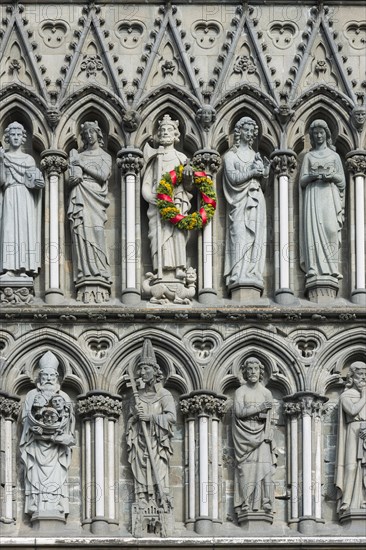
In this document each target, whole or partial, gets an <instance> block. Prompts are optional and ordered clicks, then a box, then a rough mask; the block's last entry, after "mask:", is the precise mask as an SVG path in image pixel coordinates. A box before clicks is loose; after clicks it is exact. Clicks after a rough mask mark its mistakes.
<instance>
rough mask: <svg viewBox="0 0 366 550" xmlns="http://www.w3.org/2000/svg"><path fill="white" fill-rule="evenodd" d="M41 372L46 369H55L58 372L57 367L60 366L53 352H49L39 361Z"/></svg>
mask: <svg viewBox="0 0 366 550" xmlns="http://www.w3.org/2000/svg"><path fill="white" fill-rule="evenodd" d="M38 365H39V370H40V371H42V370H44V369H46V368H47V369H53V370H55V371H56V372H57V367H58V366H59V362H58V359H57V357H56V355H54V354H53V353H52V351H47V352H46V353H45V354H44V355H42V357H41V358H40V360H39V363H38Z"/></svg>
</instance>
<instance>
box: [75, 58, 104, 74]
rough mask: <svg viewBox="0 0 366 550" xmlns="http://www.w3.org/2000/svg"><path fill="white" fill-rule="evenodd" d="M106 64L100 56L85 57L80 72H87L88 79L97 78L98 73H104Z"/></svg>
mask: <svg viewBox="0 0 366 550" xmlns="http://www.w3.org/2000/svg"><path fill="white" fill-rule="evenodd" d="M103 69H104V64H103V61H102V58H101V57H100V55H98V54H95V55H88V54H85V55H84V56H83V61H82V62H81V64H80V71H82V72H83V71H85V74H86V77H87V78H90V77H91V76H97V72H98V71H103Z"/></svg>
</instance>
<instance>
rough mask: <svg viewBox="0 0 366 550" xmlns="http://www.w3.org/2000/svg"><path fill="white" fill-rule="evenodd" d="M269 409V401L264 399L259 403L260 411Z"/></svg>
mask: <svg viewBox="0 0 366 550" xmlns="http://www.w3.org/2000/svg"><path fill="white" fill-rule="evenodd" d="M269 409H272V403H271V402H270V401H264V402H263V403H261V410H262V411H268V410H269Z"/></svg>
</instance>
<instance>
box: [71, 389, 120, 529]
mask: <svg viewBox="0 0 366 550" xmlns="http://www.w3.org/2000/svg"><path fill="white" fill-rule="evenodd" d="M121 412H122V399H121V397H119V396H118V395H110V394H109V393H107V392H103V391H91V392H88V393H87V394H86V395H81V396H79V397H78V413H79V415H80V417H81V418H82V421H83V431H82V447H81V448H82V456H81V462H82V487H83V496H82V498H83V524H90V528H91V531H92V532H93V533H95V534H101V533H105V532H109V530H110V525H111V524H115V525H118V513H117V503H118V491H117V480H118V476H117V473H116V472H117V466H118V452H117V448H118V440H116V434H115V432H116V422H117V420H118V418H119V416H120V414H121ZM116 492H117V494H116Z"/></svg>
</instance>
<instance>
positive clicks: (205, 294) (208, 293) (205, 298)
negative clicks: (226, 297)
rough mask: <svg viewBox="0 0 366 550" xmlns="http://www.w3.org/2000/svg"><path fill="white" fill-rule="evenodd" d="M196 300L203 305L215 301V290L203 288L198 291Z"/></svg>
mask: <svg viewBox="0 0 366 550" xmlns="http://www.w3.org/2000/svg"><path fill="white" fill-rule="evenodd" d="M198 301H199V302H200V304H204V305H205V306H210V305H213V304H215V303H216V302H217V292H216V290H215V289H213V288H203V289H202V290H200V291H199V293H198Z"/></svg>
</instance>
